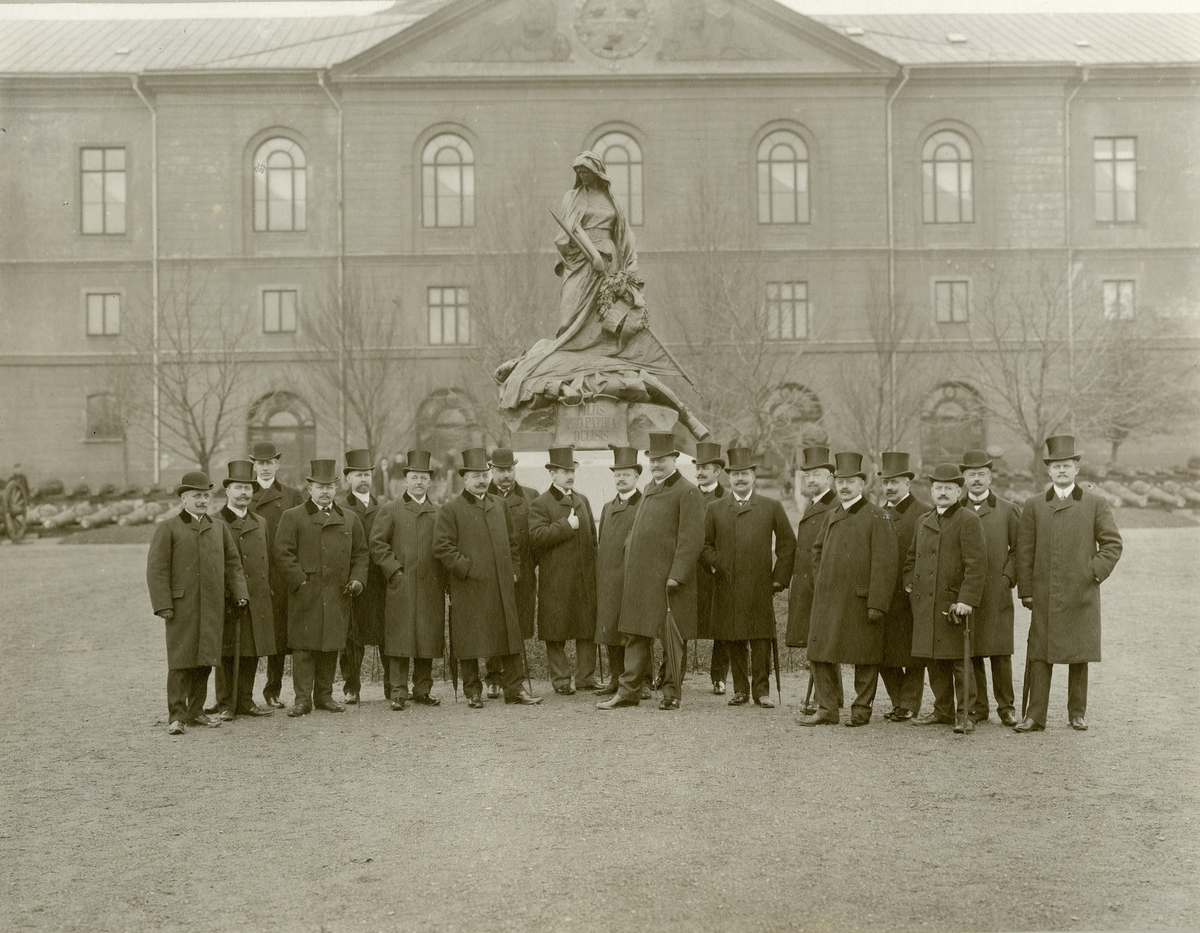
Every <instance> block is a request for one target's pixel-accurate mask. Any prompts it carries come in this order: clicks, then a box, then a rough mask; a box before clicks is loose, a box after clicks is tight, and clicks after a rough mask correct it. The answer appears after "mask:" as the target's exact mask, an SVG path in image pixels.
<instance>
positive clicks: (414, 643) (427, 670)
mask: <svg viewBox="0 0 1200 933" xmlns="http://www.w3.org/2000/svg"><path fill="white" fill-rule="evenodd" d="M431 459H432V457H431V455H430V453H429V451H428V450H410V451H409V452H408V459H407V461H406V462H405V465H404V482H405V485H406V486H407V489H406V491H405V492H404V493H403V495H401V497H400V498H399V499H394V500H393V501H391V502H389V503H388V504H387V505H385V506H383V507H382V508H381V509H380V510H379V512H378V514H377V515H376V516H375V524H374V525H373V526H372V528H371V537H370V548H371V560H372V561H373V562H374V564H375V565H376V566H377V567H379V569H380V571H381V573H382V574H383V576H384V579H385V580H387V605H386V615H385V617H384V624H383V654H384V664H385V665H386V666H387V670H388V679H389V681H390V683H391V685H392V709H394V710H402V709H404V702H405V694H406V693H407V692H408V667H409V659H410V658H411V659H412V678H413V693H412V698H413V702H414V703H416V704H418V705H420V706H437V705H439V703H440V702H441V701H440V700H438V699H437V698H436V697H433V696H431V695H430V690H431V689H432V688H433V659H434V658H440V657H441V656H442V652H443V651H444V649H445V646H446V575H445V572H444V571H443V569H442V565H441V563H440V562H439V561H438V560H437V558H436V557H434V555H433V526H434V522H435V521H436V519H437V507H436V506H435V505H434V504H433V503H432V502H430V501H429V485H430V483H431V482H432V481H433V469H432V468H431V467H430V460H431Z"/></svg>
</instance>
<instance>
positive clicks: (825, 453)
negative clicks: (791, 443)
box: [800, 447, 833, 473]
mask: <svg viewBox="0 0 1200 933" xmlns="http://www.w3.org/2000/svg"><path fill="white" fill-rule="evenodd" d="M800 469H802V470H804V471H805V472H806V473H807V472H808V471H809V470H829V471H830V472H832V471H833V461H831V460H830V459H829V448H828V447H805V448H804V462H803V463H802V464H801V465H800Z"/></svg>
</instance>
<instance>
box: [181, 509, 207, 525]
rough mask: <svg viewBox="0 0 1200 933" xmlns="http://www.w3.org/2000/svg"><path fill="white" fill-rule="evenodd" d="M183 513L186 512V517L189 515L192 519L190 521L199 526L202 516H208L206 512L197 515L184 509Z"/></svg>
mask: <svg viewBox="0 0 1200 933" xmlns="http://www.w3.org/2000/svg"><path fill="white" fill-rule="evenodd" d="M184 511H185V512H187V513H188V515H190V516H191V517H192V521H194V522H196V524H199V523H200V519H202V518H204V516H205V515H207V514H208V513H207V512H201V513H200V514H199V515H197V514H196V513H195V512H193V511H191V510H190V509H184Z"/></svg>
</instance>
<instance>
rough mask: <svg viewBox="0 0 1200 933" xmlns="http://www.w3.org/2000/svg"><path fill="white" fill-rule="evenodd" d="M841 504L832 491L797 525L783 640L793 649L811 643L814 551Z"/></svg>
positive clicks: (815, 500)
mask: <svg viewBox="0 0 1200 933" xmlns="http://www.w3.org/2000/svg"><path fill="white" fill-rule="evenodd" d="M837 504H838V498H837V496H836V495H835V494H834V492H833V490H832V489H827V490H826V491H825V492H824V493H823V494H822V495H821V496H819V497H818V498H817V499H814V500H813V501H812V502H810V503H809V504H808V508H806V509H805V510H804V514H803V515H802V516H800V521H799V523H797V525H796V560H795V561H794V562H793V564H792V585H791V589H789V590H788V625H787V634H786V635H785V636H784V641H785V643H786V644H787V645H788V647H791V648H803V647H805V646H806V645H807V644H808V623H809V619H810V617H811V616H812V601H813V563H812V549H813V544H814V543H815V542H816V540H817V535H819V534H820V533H821V529H823V528H824V527H825V513H826V512H828V511H829V510H830V509H832V508H834V507H835V506H836V505H837Z"/></svg>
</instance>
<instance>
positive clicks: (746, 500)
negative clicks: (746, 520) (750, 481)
mask: <svg viewBox="0 0 1200 933" xmlns="http://www.w3.org/2000/svg"><path fill="white" fill-rule="evenodd" d="M752 495H754V493H753V492H750V493H749V495H747V496H746V498H745V499H742V498H739V497H738V494H737V493H736V492H735V493H734V494H733V498H734V499H736V500H737V504H738V505H745V504H746V503H747V502H749V501H750V496H752Z"/></svg>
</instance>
